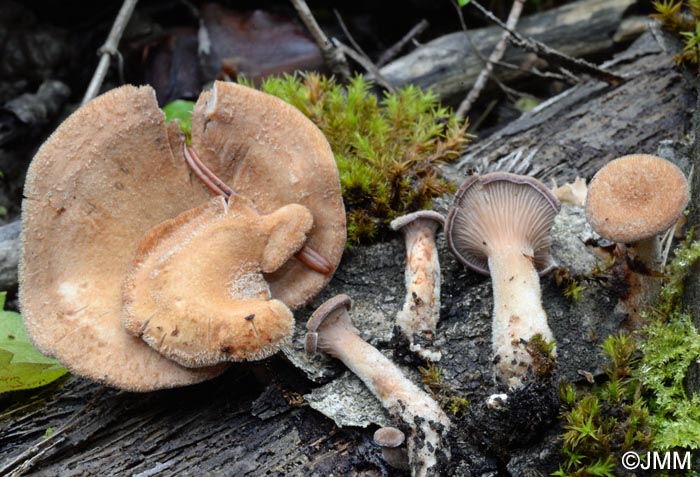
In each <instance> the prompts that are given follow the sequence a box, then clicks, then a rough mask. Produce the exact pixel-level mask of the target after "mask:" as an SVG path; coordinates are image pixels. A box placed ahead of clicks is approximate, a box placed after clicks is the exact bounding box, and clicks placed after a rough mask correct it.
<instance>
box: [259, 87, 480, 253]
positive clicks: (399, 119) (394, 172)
mask: <svg viewBox="0 0 700 477" xmlns="http://www.w3.org/2000/svg"><path fill="white" fill-rule="evenodd" d="M371 87H372V85H371V83H369V82H367V81H366V80H364V79H363V78H362V77H361V76H357V77H355V78H354V79H353V80H352V81H351V82H350V84H348V85H347V86H345V87H343V86H341V85H339V84H337V83H336V82H335V81H334V80H333V79H332V78H326V77H323V76H320V75H317V74H307V75H305V76H296V75H295V76H288V75H287V76H283V77H279V78H269V79H267V80H266V81H264V82H263V84H262V85H261V87H260V89H261V90H262V91H264V92H266V93H269V94H272V95H274V96H277V97H279V98H281V99H283V100H284V101H286V102H288V103H290V104H292V105H293V106H295V107H296V108H297V109H299V110H300V111H301V112H302V113H304V114H305V115H306V116H307V117H309V118H310V119H311V120H312V121H313V122H314V123H315V124H316V125H317V126H318V127H319V128H320V129H321V131H323V133H324V135H325V136H326V138H327V139H328V142H329V143H330V145H331V148H332V149H333V153H334V154H335V159H336V162H337V163H338V170H339V172H340V183H341V187H342V191H343V199H344V202H345V207H346V210H347V217H348V243H350V244H360V243H367V242H370V241H373V240H377V239H379V240H381V239H382V238H383V237H384V235H385V234H386V233H387V231H388V227H387V226H388V224H389V222H390V221H391V220H392V219H394V218H396V217H398V216H400V215H403V214H406V213H409V212H413V211H416V210H419V209H425V208H430V206H431V202H432V200H433V199H434V198H436V197H438V196H440V195H442V194H444V193H446V192H450V191H453V190H454V187H453V185H451V184H449V183H448V182H446V181H445V180H444V179H442V178H440V177H439V176H438V170H437V166H438V165H439V164H441V163H445V162H449V161H452V160H454V159H456V158H457V157H459V155H460V154H461V152H462V151H463V149H464V148H465V146H466V144H467V142H468V135H467V134H466V124H464V123H462V122H459V121H458V120H456V119H455V118H454V115H453V114H451V113H450V111H448V110H447V109H446V108H443V107H441V106H440V105H439V102H438V98H437V96H435V95H434V94H432V93H429V92H427V93H426V92H423V91H421V90H420V89H418V88H416V87H414V86H406V87H404V88H402V89H399V90H398V91H397V92H396V93H394V94H385V95H384V97H383V99H381V100H380V99H378V98H377V96H375V95H374V94H372V93H371V92H370V89H371Z"/></svg>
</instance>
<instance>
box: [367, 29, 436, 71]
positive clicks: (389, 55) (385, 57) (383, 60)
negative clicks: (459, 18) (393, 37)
mask: <svg viewBox="0 0 700 477" xmlns="http://www.w3.org/2000/svg"><path fill="white" fill-rule="evenodd" d="M428 26H430V24H429V23H428V20H426V19H425V18H424V19H422V20H421V21H420V22H418V24H417V25H416V26H414V27H413V28H411V29H410V30H409V32H408V33H406V34H405V35H404V36H403V38H401V39H400V40H399V41H398V42H396V43H395V44H393V45H392V46H390V47H389V49H388V50H386V51H385V52H384V53H382V54H381V55H379V59H378V60H377V66H384V65H385V64H387V63H388V62H390V61H391V60H393V59H394V58H395V57H396V56H398V54H399V53H401V50H403V49H404V47H405V46H406V45H407V44H408V43H409V42H410V41H411V40H413V39H414V38H416V37H417V36H418V35H420V34H421V33H423V32H424V31H425V30H426V28H428Z"/></svg>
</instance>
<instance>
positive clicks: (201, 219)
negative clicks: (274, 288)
mask: <svg viewBox="0 0 700 477" xmlns="http://www.w3.org/2000/svg"><path fill="white" fill-rule="evenodd" d="M312 223H313V219H312V218H311V213H310V212H309V211H308V210H307V209H306V208H305V207H303V206H300V205H297V204H291V205H287V206H284V207H282V208H281V209H278V210H277V211H275V212H273V213H272V214H269V215H264V216H260V214H258V212H257V211H256V210H255V209H254V208H253V207H252V205H251V204H250V203H249V202H248V201H247V200H246V199H245V198H242V197H240V196H232V197H231V198H230V199H229V201H228V203H226V200H225V199H224V198H223V197H216V198H214V199H212V200H211V201H210V202H209V203H207V204H205V205H203V206H201V207H197V208H196V209H192V210H188V211H186V212H183V213H182V214H180V215H179V216H177V217H176V218H174V219H171V220H166V221H165V222H163V223H161V224H159V225H157V226H155V227H154V228H152V229H151V230H150V231H149V232H148V233H146V235H145V237H144V239H143V240H142V242H141V245H140V246H139V249H138V250H137V252H136V258H135V260H134V263H135V265H134V267H133V268H132V269H131V270H130V272H129V273H128V275H127V276H126V279H125V280H124V286H123V294H124V299H123V312H122V322H123V323H124V327H125V328H126V329H127V331H129V332H130V333H131V334H133V335H136V336H140V337H141V338H143V339H144V340H145V341H146V342H147V343H148V344H149V345H150V346H151V347H152V348H154V349H156V350H158V352H159V353H161V354H162V355H164V356H166V357H167V358H169V359H172V360H174V361H177V362H178V363H180V364H182V365H183V366H187V367H202V366H212V365H214V364H217V363H220V362H223V361H243V360H257V359H263V358H266V357H268V356H270V355H271V354H273V353H275V352H277V351H278V350H279V348H280V347H281V346H282V344H284V342H285V341H286V340H287V339H288V338H289V337H290V336H291V334H292V328H293V326H294V319H293V316H292V313H291V312H290V311H289V309H288V308H287V307H286V306H285V305H284V304H283V303H282V302H281V301H279V300H271V299H270V290H269V288H268V286H267V283H266V282H265V280H264V278H263V276H262V272H263V270H266V271H274V270H276V269H277V268H278V267H280V266H282V265H283V264H284V263H285V262H286V261H287V260H288V259H289V257H291V255H292V254H293V253H295V252H296V251H297V250H298V249H299V248H301V247H302V246H303V244H304V242H305V240H306V234H307V233H308V231H309V229H311V225H312Z"/></svg>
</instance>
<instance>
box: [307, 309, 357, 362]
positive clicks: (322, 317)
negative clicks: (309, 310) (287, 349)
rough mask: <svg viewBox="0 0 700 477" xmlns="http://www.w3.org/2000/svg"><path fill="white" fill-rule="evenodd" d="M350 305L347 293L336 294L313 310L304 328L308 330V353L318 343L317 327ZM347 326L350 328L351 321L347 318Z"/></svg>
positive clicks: (315, 349)
mask: <svg viewBox="0 0 700 477" xmlns="http://www.w3.org/2000/svg"><path fill="white" fill-rule="evenodd" d="M351 306H352V300H351V299H350V297H349V296H347V295H336V296H334V297H333V298H331V299H329V300H327V301H325V302H324V303H323V304H322V305H321V306H319V307H318V308H317V309H316V311H314V312H313V314H312V315H311V318H309V321H307V322H306V329H307V330H309V331H308V333H306V341H305V346H304V348H305V350H306V352H307V353H309V354H313V353H315V352H316V351H317V349H318V345H319V335H318V331H319V328H322V327H323V324H324V323H326V320H328V319H329V318H331V317H334V316H337V315H338V313H339V312H343V311H348V310H349V309H350V307H351ZM346 325H347V326H349V327H350V328H353V329H354V327H353V326H352V323H351V322H350V320H349V319H348V320H347V323H346Z"/></svg>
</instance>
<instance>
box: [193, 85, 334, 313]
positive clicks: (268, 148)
mask: <svg viewBox="0 0 700 477" xmlns="http://www.w3.org/2000/svg"><path fill="white" fill-rule="evenodd" d="M192 145H193V147H194V149H195V150H196V151H197V153H198V155H199V157H200V158H201V159H202V161H203V162H204V163H205V164H206V165H207V166H208V167H209V168H210V169H211V170H212V172H214V174H216V175H217V176H218V177H219V178H221V179H222V180H223V181H224V182H226V183H227V184H228V185H229V186H231V187H232V188H233V189H234V190H235V191H236V192H237V193H239V194H241V195H243V196H245V197H247V198H249V199H250V200H251V201H252V202H253V204H254V205H255V207H256V208H257V209H258V210H259V211H260V212H262V213H270V212H272V211H274V210H276V209H278V208H280V207H282V206H283V205H285V204H292V203H296V204H301V205H303V206H305V207H306V208H307V209H309V210H310V211H311V213H312V215H313V217H314V228H313V230H312V231H311V233H310V234H309V238H308V242H307V243H306V245H307V246H309V247H311V248H312V249H313V250H315V251H316V252H318V253H319V254H321V255H322V256H323V257H324V258H326V260H328V261H329V262H330V263H331V264H332V266H333V269H334V270H335V268H336V267H337V266H338V264H339V263H340V258H341V256H342V253H343V249H344V247H345V238H346V231H345V209H344V206H343V201H342V198H341V194H340V179H339V176H338V168H337V166H336V163H335V160H334V158H333V153H332V151H331V149H330V146H329V145H328V141H326V138H325V137H324V136H323V134H322V133H321V131H320V130H319V129H318V128H317V127H316V126H315V125H314V124H313V123H312V122H311V121H310V120H309V119H308V118H306V117H305V116H304V115H303V114H302V113H301V112H299V111H298V110H297V109H296V108H294V107H292V106H290V105H289V104H287V103H285V102H284V101H282V100H280V99H278V98H275V97H273V96H271V95H267V94H263V93H260V92H258V91H255V90H253V89H250V88H247V87H244V86H240V85H237V84H234V83H224V82H216V83H215V84H214V87H213V88H212V90H211V91H208V92H206V93H203V94H202V95H201V96H200V97H199V100H198V101H197V104H196V106H195V108H194V111H193V113H192ZM331 276H332V273H330V274H322V273H318V272H315V271H313V270H311V269H310V268H308V267H307V266H306V265H304V264H303V263H301V262H299V261H298V260H297V259H291V260H289V261H288V262H287V263H286V264H285V265H284V266H283V267H281V268H280V269H279V270H277V271H276V272H274V273H270V274H268V275H267V277H266V280H267V282H268V283H269V284H270V290H271V291H272V296H273V297H274V298H277V299H279V300H281V301H283V302H284V303H285V304H287V306H289V307H291V308H295V307H297V306H299V305H301V304H303V303H305V302H307V301H308V300H309V299H311V298H312V297H313V296H314V295H316V293H318V292H319V291H320V290H321V289H322V288H323V287H325V286H326V284H327V283H328V282H329V281H330V279H331Z"/></svg>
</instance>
